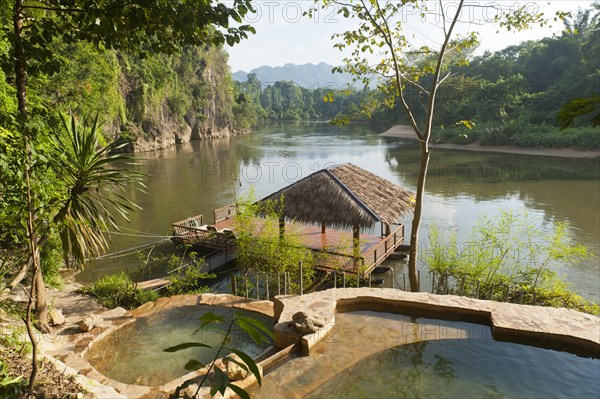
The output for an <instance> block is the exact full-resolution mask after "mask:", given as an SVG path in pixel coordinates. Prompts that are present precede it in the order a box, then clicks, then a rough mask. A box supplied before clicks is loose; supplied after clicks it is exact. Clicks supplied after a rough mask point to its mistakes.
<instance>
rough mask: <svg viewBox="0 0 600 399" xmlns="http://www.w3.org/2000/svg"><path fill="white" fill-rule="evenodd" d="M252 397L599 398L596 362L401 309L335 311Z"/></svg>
mask: <svg viewBox="0 0 600 399" xmlns="http://www.w3.org/2000/svg"><path fill="white" fill-rule="evenodd" d="M250 393H251V397H252V398H253V399H302V398H309V399H317V398H318V399H335V398H339V399H342V398H343V399H346V398H348V399H351V398H369V399H371V398H374V399H375V398H376V399H396V398H513V397H521V398H544V399H545V398H555V397H568V398H598V397H600V360H599V359H587V358H581V357H577V356H576V355H573V354H570V353H564V352H557V351H552V350H546V349H540V348H535V347H530V346H524V345H519V344H514V343H507V342H496V341H494V339H493V337H492V333H491V330H490V328H489V327H488V326H485V325H480V324H472V323H465V322H457V321H443V320H434V319H428V318H423V317H410V316H405V315H400V314H391V313H380V312H372V311H355V312H350V313H338V314H336V324H335V327H334V330H333V332H332V334H331V335H329V336H328V337H326V338H325V339H324V340H323V341H322V342H320V343H319V344H318V345H317V346H316V347H315V348H313V352H312V354H311V356H306V357H298V358H294V359H291V360H290V361H288V362H287V363H285V364H283V365H282V366H280V367H279V368H277V369H275V370H273V371H272V372H270V373H269V374H267V375H266V376H265V377H264V378H263V384H262V387H258V386H253V387H251V388H250Z"/></svg>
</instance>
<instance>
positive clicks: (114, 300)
mask: <svg viewBox="0 0 600 399" xmlns="http://www.w3.org/2000/svg"><path fill="white" fill-rule="evenodd" d="M83 291H84V292H85V293H87V294H90V295H92V296H94V297H96V298H97V299H98V301H99V302H100V303H101V304H102V305H103V306H106V307H109V308H115V307H118V306H121V307H124V308H126V309H133V308H136V307H138V306H140V305H142V304H144V303H146V302H150V301H155V300H156V299H158V294H157V293H156V292H155V291H145V290H141V289H139V288H137V284H135V283H134V282H133V281H132V280H131V278H130V277H129V276H128V275H126V274H125V273H123V272H121V273H118V274H112V275H109V276H105V277H102V278H101V279H100V280H98V281H96V282H95V283H94V284H93V285H92V286H91V287H86V288H84V289H83Z"/></svg>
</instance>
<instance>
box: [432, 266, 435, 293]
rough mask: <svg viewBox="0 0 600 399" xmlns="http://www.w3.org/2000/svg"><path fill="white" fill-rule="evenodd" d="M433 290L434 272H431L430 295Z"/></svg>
mask: <svg viewBox="0 0 600 399" xmlns="http://www.w3.org/2000/svg"><path fill="white" fill-rule="evenodd" d="M434 290H435V271H433V272H431V293H432V294H433V291H434Z"/></svg>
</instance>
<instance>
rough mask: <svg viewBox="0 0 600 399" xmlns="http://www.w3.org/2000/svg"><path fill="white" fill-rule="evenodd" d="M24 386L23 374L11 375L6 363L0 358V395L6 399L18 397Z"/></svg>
mask: <svg viewBox="0 0 600 399" xmlns="http://www.w3.org/2000/svg"><path fill="white" fill-rule="evenodd" d="M25 387H26V380H25V379H24V378H23V376H22V375H19V376H17V377H13V376H12V375H11V374H10V372H9V370H8V365H7V364H6V363H5V362H4V360H2V359H0V395H2V397H3V398H6V399H9V398H18V397H19V396H20V394H21V391H22V390H23V389H24V388H25Z"/></svg>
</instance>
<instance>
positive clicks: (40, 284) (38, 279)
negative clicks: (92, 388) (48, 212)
mask: <svg viewBox="0 0 600 399" xmlns="http://www.w3.org/2000/svg"><path fill="white" fill-rule="evenodd" d="M23 21H24V17H23V0H16V1H15V6H14V8H13V29H14V46H15V84H16V88H17V103H18V110H19V124H20V128H21V135H22V137H23V149H24V150H25V166H24V171H23V172H24V177H25V186H26V191H27V193H26V195H27V235H28V239H29V249H30V253H31V259H32V262H33V270H34V276H33V281H32V285H33V286H34V287H35V292H34V295H33V297H34V298H35V311H36V315H37V319H38V323H39V324H38V325H39V327H40V329H41V331H44V332H49V331H51V329H50V326H49V325H48V312H47V308H46V291H45V288H44V280H43V278H42V269H41V265H40V251H39V248H38V235H37V228H36V210H35V197H34V193H33V190H32V186H31V181H32V180H33V176H32V171H31V159H30V157H31V136H30V132H29V130H28V128H27V90H26V87H27V75H26V73H25V65H26V59H25V51H24V48H23V41H22V38H21V32H22V30H23Z"/></svg>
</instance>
